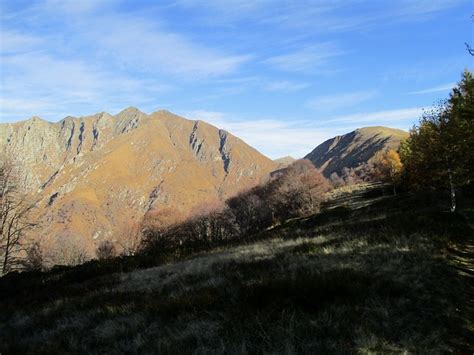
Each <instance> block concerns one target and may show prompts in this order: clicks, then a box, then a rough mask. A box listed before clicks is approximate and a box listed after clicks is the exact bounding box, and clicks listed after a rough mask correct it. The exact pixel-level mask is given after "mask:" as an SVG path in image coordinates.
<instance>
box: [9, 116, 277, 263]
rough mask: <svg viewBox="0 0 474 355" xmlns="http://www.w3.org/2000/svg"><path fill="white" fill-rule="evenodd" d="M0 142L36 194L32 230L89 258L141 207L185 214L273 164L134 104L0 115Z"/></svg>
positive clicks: (197, 125) (201, 126) (199, 125)
mask: <svg viewBox="0 0 474 355" xmlns="http://www.w3.org/2000/svg"><path fill="white" fill-rule="evenodd" d="M0 149H1V151H3V153H4V154H5V155H6V156H7V157H9V159H11V160H13V162H14V164H15V165H16V166H17V167H18V168H19V175H20V181H21V185H22V187H23V188H24V189H26V191H28V193H29V194H30V196H31V199H32V201H37V207H38V208H36V212H35V213H36V218H37V222H38V223H39V224H41V226H42V228H40V229H37V231H38V230H40V231H41V235H35V236H34V237H35V238H41V240H42V243H44V244H48V243H53V244H54V245H56V246H58V245H61V244H62V243H64V242H66V241H67V242H68V243H72V242H74V243H78V244H80V245H81V246H83V247H84V248H85V251H86V253H87V255H88V256H89V257H92V256H93V255H94V254H93V253H94V250H95V248H96V246H97V244H98V243H99V242H100V241H101V240H104V239H112V240H113V238H114V236H117V235H119V234H120V233H123V232H124V230H126V229H127V228H128V226H129V225H130V224H133V223H137V222H138V221H139V220H140V219H141V218H142V217H143V215H144V214H145V213H147V212H149V211H159V210H160V209H163V208H172V209H174V210H176V211H179V213H181V214H183V215H189V213H190V212H191V211H192V210H193V209H194V210H195V209H196V206H199V205H209V204H214V203H217V202H219V201H223V200H224V199H226V198H227V197H229V196H231V195H234V194H236V193H237V192H238V191H240V190H243V189H248V188H250V187H252V186H254V185H256V184H258V183H260V182H261V181H263V180H265V179H266V178H267V177H268V175H269V173H270V172H271V171H273V170H275V169H276V167H277V166H278V164H277V163H275V162H273V161H272V160H270V159H268V158H267V157H265V156H264V155H262V154H260V153H259V152H258V151H256V150H255V149H253V148H252V147H250V146H248V145H247V144H246V143H244V142H243V141H242V140H240V139H239V138H237V137H235V136H233V135H232V134H230V133H228V132H226V131H224V130H221V129H218V128H216V127H214V126H212V125H210V124H207V123H205V122H202V121H191V120H188V119H185V118H183V117H180V116H177V115H174V114H172V113H170V112H168V111H158V112H154V113H152V114H150V115H147V114H145V113H143V112H141V111H139V110H138V109H136V108H127V109H125V110H123V111H122V112H120V113H119V114H117V115H115V116H112V115H110V114H108V113H104V112H102V113H98V114H95V115H92V116H86V117H66V118H64V119H62V120H61V121H59V122H56V123H51V122H47V121H44V120H42V119H41V118H38V117H32V118H31V119H29V120H26V121H21V122H17V123H7V124H1V125H0ZM36 233H38V232H36ZM51 249H55V247H54V246H51ZM56 249H57V248H56Z"/></svg>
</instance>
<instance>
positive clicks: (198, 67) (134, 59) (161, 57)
mask: <svg viewBox="0 0 474 355" xmlns="http://www.w3.org/2000/svg"><path fill="white" fill-rule="evenodd" d="M88 37H89V38H90V39H91V40H93V41H94V42H95V44H96V45H97V46H98V47H99V48H100V49H101V51H102V53H103V54H104V55H105V56H106V57H108V58H109V59H108V60H112V61H116V62H119V63H122V65H125V66H129V67H131V68H135V69H141V70H144V71H147V72H155V73H156V71H160V72H162V73H166V74H173V75H179V76H181V77H184V78H187V79H193V78H194V79H196V78H203V77H215V76H221V75H226V74H230V73H235V72H236V71H237V70H238V69H239V67H240V66H241V65H242V64H244V63H245V62H248V61H249V60H250V59H251V58H252V56H251V55H249V54H243V55H240V54H239V55H232V54H225V53H221V52H220V51H217V50H214V49H212V48H209V47H206V46H203V45H199V44H198V43H196V42H194V41H192V40H190V39H188V38H186V37H184V36H182V35H180V34H176V33H172V32H168V31H165V30H163V29H161V28H159V27H157V26H156V25H152V24H151V23H149V22H147V21H146V20H143V19H140V18H133V17H132V16H123V17H119V16H117V17H114V18H109V19H107V18H104V19H102V20H101V25H100V26H99V27H95V28H94V29H93V30H90V32H89V33H88Z"/></svg>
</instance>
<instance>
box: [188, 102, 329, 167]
mask: <svg viewBox="0 0 474 355" xmlns="http://www.w3.org/2000/svg"><path fill="white" fill-rule="evenodd" d="M184 115H185V116H186V117H189V118H192V119H199V120H203V121H206V122H208V123H211V124H213V125H215V126H216V127H219V128H222V129H225V130H227V131H229V132H231V133H232V134H234V135H236V136H237V137H239V138H241V139H243V140H244V141H245V142H246V143H247V144H249V145H251V146H252V147H254V148H256V149H257V150H259V151H260V152H262V153H263V154H265V155H267V156H269V157H270V158H272V159H276V158H280V157H282V156H286V155H291V156H293V157H295V158H302V157H303V156H305V155H306V154H308V153H309V152H311V151H312V150H313V149H314V148H315V147H316V146H317V145H318V144H320V143H322V142H323V141H324V140H326V139H328V138H331V137H332V135H331V131H330V130H328V129H321V128H314V127H311V126H308V122H301V121H299V122H296V121H294V122H289V121H283V120H276V119H249V120H238V119H235V118H234V116H233V115H229V114H225V113H222V112H214V111H204V110H196V111H188V112H184Z"/></svg>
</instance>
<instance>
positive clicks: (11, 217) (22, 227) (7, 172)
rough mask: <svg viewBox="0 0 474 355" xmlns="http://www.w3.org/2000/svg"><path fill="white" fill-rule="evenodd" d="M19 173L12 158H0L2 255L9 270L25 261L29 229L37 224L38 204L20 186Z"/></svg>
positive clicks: (0, 237) (4, 272)
mask: <svg viewBox="0 0 474 355" xmlns="http://www.w3.org/2000/svg"><path fill="white" fill-rule="evenodd" d="M17 180H18V173H17V169H16V167H15V165H14V164H13V163H12V162H11V161H10V160H8V159H6V158H3V159H2V161H0V256H1V263H2V265H1V273H2V274H6V273H7V272H9V271H12V270H14V269H16V268H18V267H20V266H21V264H22V255H21V253H22V252H23V253H24V252H25V247H24V239H25V233H26V231H27V230H29V229H31V228H32V227H34V226H35V223H34V222H32V221H31V219H30V216H31V211H32V210H33V208H34V206H35V205H34V204H33V203H31V202H29V201H28V198H27V196H26V195H25V194H23V193H22V192H21V191H20V189H19V188H18V187H17V184H16V183H17Z"/></svg>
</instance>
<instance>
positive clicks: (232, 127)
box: [0, 0, 474, 158]
mask: <svg viewBox="0 0 474 355" xmlns="http://www.w3.org/2000/svg"><path fill="white" fill-rule="evenodd" d="M473 13H474V9H473V7H472V4H471V1H469V0H466V1H464V0H418V1H415V0H397V1H390V0H385V1H384V0H377V1H376V0H373V1H358V0H353V1H349V0H334V1H330V0H326V1H305V0H299V1H297V0H293V1H292V0H284V1H283V0H282V1H279V0H176V1H151V0H145V1H144V0H141V1H140V0H139V1H136V0H135V1H124V0H123V1H120V0H116V1H113V0H94V1H93V0H76V1H73V0H71V1H67V0H63V1H59V0H46V1H23V0H2V1H0V26H1V27H0V31H1V32H0V52H1V54H0V80H1V82H0V90H1V91H0V121H1V122H12V121H18V120H22V119H27V118H29V117H31V116H33V115H36V116H40V117H42V118H44V119H47V120H50V121H58V120H60V119H62V118H63V117H65V116H68V115H73V116H81V115H88V114H93V113H96V112H101V111H106V112H109V113H111V114H115V113H118V112H119V111H120V110H122V109H123V108H126V107H128V106H135V107H138V108H139V109H141V110H142V111H144V112H146V113H151V112H154V111H157V110H159V109H167V110H170V111H172V112H175V113H177V114H181V115H184V116H185V117H188V118H192V119H202V120H205V121H208V122H210V123H212V124H214V125H216V126H218V127H220V128H224V129H227V130H229V131H231V132H232V133H234V134H236V135H237V136H239V137H241V138H243V139H244V140H245V141H247V142H248V143H249V144H251V145H253V146H254V147H256V148H257V149H259V150H260V151H261V152H263V153H264V154H266V155H268V156H270V157H272V158H276V157H279V156H283V155H287V154H291V155H293V156H295V157H301V156H303V155H305V154H306V153H308V152H309V151H311V150H312V149H313V148H314V147H315V146H316V145H317V144H319V143H321V142H322V141H323V140H325V139H327V138H330V137H332V136H334V135H337V134H342V133H346V132H349V131H351V130H352V129H354V128H357V127H362V126H371V125H385V126H390V127H395V128H402V129H408V128H410V127H411V126H412V125H413V123H415V122H417V120H418V118H419V116H420V113H421V110H422V108H427V107H429V106H431V105H432V104H433V103H434V102H436V101H437V100H438V99H442V98H446V97H447V95H448V94H449V91H450V88H451V87H452V86H453V85H454V84H455V83H456V82H457V81H458V80H459V78H460V75H461V72H462V71H463V69H464V68H470V69H471V70H472V57H470V56H469V55H468V54H467V52H466V51H465V48H464V42H466V41H468V42H471V43H474V40H473V32H472V25H473V22H472V19H471V18H470V16H471V14H473Z"/></svg>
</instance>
